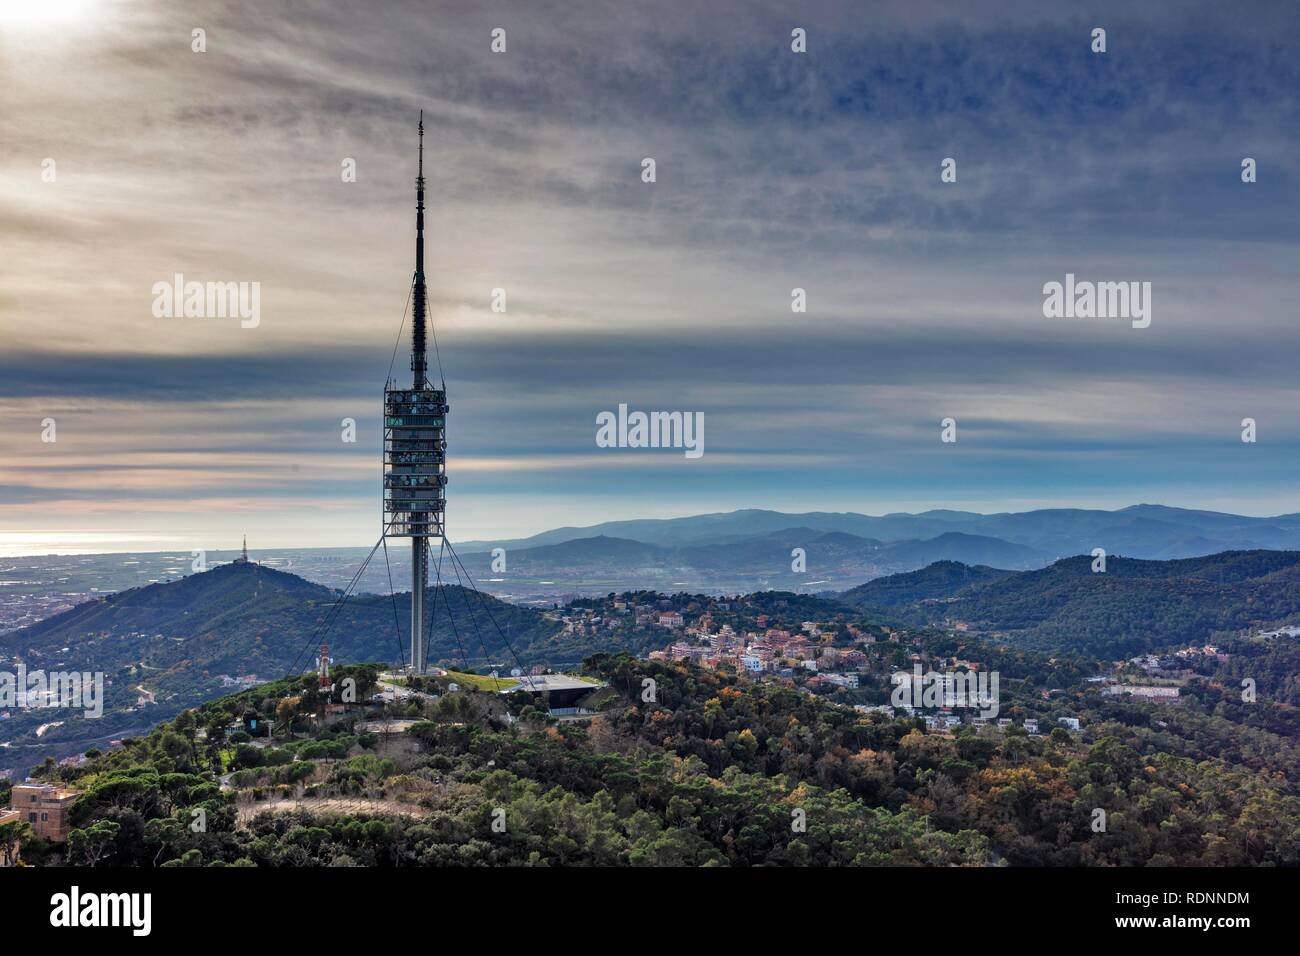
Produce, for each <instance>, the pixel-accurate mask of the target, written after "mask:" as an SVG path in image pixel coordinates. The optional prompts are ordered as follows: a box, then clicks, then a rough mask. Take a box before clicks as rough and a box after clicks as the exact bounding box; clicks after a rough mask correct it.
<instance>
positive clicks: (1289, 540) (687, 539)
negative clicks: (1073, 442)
mask: <svg viewBox="0 0 1300 956" xmlns="http://www.w3.org/2000/svg"><path fill="white" fill-rule="evenodd" d="M791 528H806V529H809V530H812V531H820V532H842V533H844V534H850V535H854V536H856V537H859V538H865V539H870V540H875V541H879V542H885V543H889V542H898V541H907V540H912V541H927V540H933V539H934V538H938V537H940V536H941V535H945V534H951V533H960V534H968V535H979V536H983V537H988V538H998V539H1000V540H1002V541H1005V542H1009V543H1011V544H1016V545H1020V546H1022V547H1024V548H1028V549H1031V550H1032V551H1035V552H1041V553H1042V554H1043V555H1045V556H1046V559H1047V560H1049V561H1050V560H1055V559H1056V558H1061V557H1067V556H1069V555H1075V554H1087V553H1089V552H1091V551H1092V549H1093V548H1105V549H1106V551H1107V552H1108V553H1110V554H1122V555H1125V556H1126V557H1134V558H1149V559H1153V560H1168V559H1171V558H1187V557H1197V556H1199V555H1202V554H1214V553H1217V552H1219V551H1229V550H1254V549H1265V548H1267V549H1275V550H1285V549H1289V548H1300V514H1289V515H1278V516H1277V517H1272V518H1251V517H1245V516H1242V515H1232V514H1225V513H1222V512H1217V511H1194V510H1189V509H1185V508H1169V507H1165V506H1163V505H1146V504H1144V505H1133V506H1131V507H1128V508H1121V509H1119V510H1118V511H1102V510H1096V509H1084V508H1052V509H1043V510H1038V511H1023V512H1004V513H1000V514H991V515H983V514H976V513H975V512H970V511H949V510H935V511H923V512H921V513H919V514H905V513H898V514H887V515H880V516H873V515H864V514H856V513H854V512H821V511H815V512H807V513H802V514H790V513H785V512H780V511H764V510H744V511H731V512H725V513H719V514H706V515H693V516H691V517H685V518H646V519H639V520H633V521H607V522H604V523H602V524H596V525H590V526H588V527H583V528H572V527H566V528H556V529H554V530H551V531H544V532H542V533H541V534H536V535H533V536H532V537H528V538H515V539H509V540H501V541H466V542H463V543H460V544H458V547H459V548H460V550H461V551H462V552H463V553H470V552H475V551H490V550H491V549H492V548H496V547H503V548H507V549H521V548H536V547H540V546H542V545H557V544H563V543H564V542H566V541H573V540H576V539H579V538H593V537H601V536H604V537H611V538H623V539H626V540H630V541H639V542H642V543H644V544H653V545H658V546H660V547H667V548H680V547H685V546H688V545H698V544H727V543H730V542H735V541H738V540H741V539H745V538H753V537H756V536H760V535H766V534H772V533H775V532H784V531H786V530H788V529H791Z"/></svg>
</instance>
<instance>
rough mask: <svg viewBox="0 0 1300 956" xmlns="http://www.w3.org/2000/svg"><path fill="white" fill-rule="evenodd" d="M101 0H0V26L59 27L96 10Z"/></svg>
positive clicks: (72, 22)
mask: <svg viewBox="0 0 1300 956" xmlns="http://www.w3.org/2000/svg"><path fill="white" fill-rule="evenodd" d="M104 5H105V4H104V0H0V29H4V30H8V29H24V28H28V29H31V28H37V29H39V28H42V27H61V26H69V25H73V24H77V23H80V22H82V21H84V20H86V19H89V18H90V17H92V16H93V15H94V14H96V13H98V12H99V8H102V7H103V6H104Z"/></svg>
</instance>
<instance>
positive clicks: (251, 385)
mask: <svg viewBox="0 0 1300 956" xmlns="http://www.w3.org/2000/svg"><path fill="white" fill-rule="evenodd" d="M808 6H809V5H807V4H797V5H796V4H777V3H757V2H746V3H736V4H728V3H718V4H714V3H709V4H701V3H698V2H694V0H692V2H679V3H671V4H670V3H645V4H638V5H632V4H614V3H593V2H581V0H563V2H546V0H528V2H519V0H516V2H511V3H491V2H487V3H483V2H465V3H438V2H432V0H412V2H403V0H385V2H382V3H357V2H354V0H314V2H310V3H309V2H305V0H300V2H294V0H264V2H251V0H247V2H202V0H39V2H38V0H31V2H24V0H5V2H3V3H0V346H2V348H0V553H20V552H23V551H41V552H43V551H52V550H76V549H81V550H133V549H134V550H147V549H152V548H173V547H174V548H200V547H206V548H222V547H231V546H235V545H237V544H238V539H239V536H240V535H241V534H243V533H244V532H247V533H248V535H249V538H250V543H251V544H253V545H254V546H258V545H260V546H264V547H271V546H291V545H368V544H371V543H373V542H374V540H375V539H376V537H377V536H378V532H379V526H380V518H379V499H380V487H379V477H380V471H379V456H378V449H379V444H380V433H379V422H380V416H379V412H380V407H379V406H380V397H381V390H382V387H383V382H384V378H385V375H386V373H387V372H388V369H389V364H390V360H391V358H392V355H393V347H394V344H395V341H396V339H397V335H398V330H399V326H400V325H401V323H402V318H403V311H404V299H405V296H406V293H407V288H408V284H409V281H410V274H411V269H412V265H413V241H412V232H413V219H414V211H413V197H412V192H413V184H412V180H413V177H414V174H415V168H414V166H415V122H416V116H417V113H418V111H419V110H420V109H423V110H424V111H425V122H426V127H427V129H428V138H427V153H426V174H427V177H428V181H429V198H430V219H429V251H428V263H427V272H428V276H429V291H430V299H431V309H432V318H433V320H434V323H435V327H436V330H437V334H438V339H439V343H440V346H441V356H442V366H443V371H444V374H445V377H446V381H447V385H448V388H449V390H450V394H451V404H452V412H451V416H450V435H449V440H450V450H449V456H450V457H449V473H450V475H451V480H450V484H449V487H448V493H449V512H448V522H449V528H450V533H451V535H452V538H453V540H464V539H468V538H482V537H506V536H517V535H523V534H528V533H532V532H535V531H539V530H543V529H545V528H549V527H555V526H557V525H562V524H591V523H595V522H598V521H601V520H606V519H610V518H631V517H651V516H669V515H680V514H690V513H696V512H702V511H718V510H731V509H734V508H741V507H766V508H775V509H781V510H789V511H800V510H855V511H863V512H869V513H881V512H887V511H899V510H922V509H926V508H932V507H947V508H967V509H971V510H978V511H1001V510H1020V509H1027V508H1033V507H1047V506H1097V507H1120V506H1124V505H1128V504H1133V503H1137V502H1142V501H1148V502H1159V503H1165V504H1173V505H1184V506H1193V507H1207V508H1218V509H1223V510H1233V511H1239V512H1243V513H1249V514H1268V513H1280V512H1289V511H1297V510H1300V474H1297V472H1298V470H1300V469H1298V468H1297V465H1298V464H1300V419H1297V416H1296V414H1295V410H1296V408H1297V404H1298V403H1297V398H1298V397H1300V396H1298V395H1297V392H1298V390H1300V389H1298V385H1297V369H1298V368H1300V347H1298V344H1297V343H1298V342H1300V333H1298V332H1297V328H1296V326H1297V322H1298V321H1300V316H1298V315H1297V311H1296V303H1297V302H1298V301H1300V298H1298V296H1297V292H1298V288H1297V286H1298V280H1297V270H1296V266H1297V263H1298V262H1300V258H1298V255H1297V253H1298V252H1300V217H1297V212H1298V211H1300V103H1298V102H1297V97H1298V93H1300V62H1298V59H1297V58H1298V51H1300V42H1298V41H1300V20H1297V18H1296V17H1295V16H1294V4H1292V3H1289V2H1286V3H1276V4H1272V3H1245V4H1240V5H1226V4H1221V3H1195V2H1187V3H1166V4H1160V5H1159V8H1160V9H1159V10H1158V11H1155V12H1141V11H1135V10H1133V9H1130V8H1132V7H1134V6H1136V5H1134V4H1132V3H1129V2H1125V3H1115V4H1109V3H1094V4H1088V3H1077V2H1069V3H1060V4H1055V3H1045V2H1042V0H1032V2H1006V3H1002V4H999V5H997V6H998V7H999V8H1000V10H1001V11H1002V12H1001V13H1000V14H998V15H997V16H990V15H988V14H980V15H977V14H975V13H972V12H971V7H972V6H974V5H970V4H960V3H955V2H954V3H934V2H929V3H927V2H923V0H907V2H899V3H892V4H891V3H873V4H862V3H846V4H842V5H841V4H832V3H823V4H812V5H811V6H812V8H813V9H811V10H808V9H806V8H807V7H808ZM979 6H980V7H981V8H983V7H984V6H985V5H979ZM1230 7H1231V9H1229V8H1230ZM796 10H797V11H798V12H793V11H796ZM796 27H801V28H803V29H805V30H806V31H807V50H808V52H807V53H806V54H795V53H793V52H792V51H791V49H790V34H791V30H792V29H794V28H796ZM1094 27H1103V28H1105V29H1106V31H1107V37H1106V42H1107V52H1106V53H1105V54H1094V53H1093V52H1092V51H1091V49H1090V44H1091V36H1090V34H1091V31H1092V29H1093V28H1094ZM495 28H501V29H503V30H504V31H505V36H506V52H504V53H494V52H492V50H491V49H490V44H491V33H492V31H493V30H494V29H495ZM195 29H202V30H204V31H205V35H206V52H203V53H196V52H193V50H192V31H194V30H195ZM646 157H653V158H654V159H655V162H656V173H657V181H656V182H654V183H652V184H647V183H644V182H642V180H641V169H642V160H643V159H644V158H646ZM945 157H952V158H954V159H955V160H956V163H957V182H955V183H943V182H941V181H940V164H941V161H942V160H943V159H944V158H945ZM1245 157H1251V158H1254V159H1255V160H1256V161H1257V164H1258V182H1256V183H1253V184H1244V183H1242V181H1241V162H1242V159H1243V158H1245ZM348 159H351V160H354V161H355V165H356V173H357V174H356V181H355V182H344V181H343V177H342V176H341V174H340V173H341V168H342V165H343V164H344V162H345V160H348ZM48 160H52V161H53V163H52V164H51V163H49V162H47V161H48ZM50 171H52V172H53V174H54V175H53V177H52V181H50V179H51V176H50V175H49V172H50ZM43 173H44V175H43ZM1067 272H1069V273H1074V274H1076V275H1077V276H1078V277H1079V278H1080V279H1090V280H1095V281H1120V280H1128V281H1132V280H1136V281H1144V282H1150V283H1151V284H1152V296H1153V303H1152V322H1151V325H1150V327H1149V328H1146V329H1134V328H1132V327H1131V324H1130V323H1129V322H1128V321H1125V320H1122V319H1065V318H1054V319H1048V318H1044V315H1043V308H1042V306H1043V293H1042V289H1043V285H1044V283H1047V282H1051V281H1061V280H1063V279H1064V276H1065V274H1066V273H1067ZM176 273H181V274H183V275H184V276H185V277H186V278H187V279H192V280H199V281H233V282H257V283H260V289H261V321H260V324H259V325H258V326H257V327H256V328H241V326H240V322H239V321H238V319H224V318H156V317H155V316H154V314H153V310H152V306H153V301H154V296H153V292H152V288H153V285H154V283H156V282H159V281H170V279H171V277H172V276H173V275H175V274H176ZM795 287H800V288H804V289H806V290H807V298H808V310H807V312H806V313H802V314H796V313H793V312H792V311H791V307H790V302H791V290H792V289H793V288H795ZM494 288H501V289H504V290H505V292H506V304H507V311H506V312H505V313H504V314H502V313H495V312H493V311H492V310H491V307H490V306H491V296H492V290H493V289H494ZM407 331H408V337H409V327H408V330H407ZM406 348H409V342H408V341H403V342H402V349H406ZM395 367H396V369H397V371H398V372H400V373H402V374H409V373H407V372H406V369H407V362H406V357H405V356H404V355H403V354H402V350H401V349H399V352H398V357H397V361H396V366H395ZM620 403H627V404H628V405H630V406H631V407H632V408H634V409H644V410H683V411H698V412H702V413H703V414H704V420H705V436H704V437H705V454H704V455H703V457H702V458H700V459H698V460H688V459H686V458H685V457H684V456H683V454H682V453H681V452H680V451H672V450H618V449H602V448H598V447H597V446H596V443H595V434H596V427H595V421H596V415H597V414H598V413H599V412H601V411H603V410H607V409H610V410H612V409H615V408H617V406H618V405H619V404H620ZM347 417H351V418H354V419H356V421H357V423H358V440H357V442H356V443H355V444H347V443H344V442H343V441H342V440H341V429H340V421H341V420H342V419H343V418H347ZM947 417H951V418H953V419H955V420H956V422H957V434H958V440H957V442H956V443H954V444H945V443H942V442H941V441H940V421H941V419H944V418H947ZM1246 417H1251V418H1254V419H1255V420H1256V421H1257V423H1258V441H1257V443H1255V444H1245V443H1243V442H1242V441H1241V421H1242V419H1243V418H1246ZM47 418H53V419H54V420H55V422H56V437H57V440H56V441H54V442H48V441H42V430H43V429H42V421H43V420H44V419H47Z"/></svg>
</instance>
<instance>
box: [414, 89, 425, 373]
mask: <svg viewBox="0 0 1300 956" xmlns="http://www.w3.org/2000/svg"><path fill="white" fill-rule="evenodd" d="M414 315H415V318H414V322H413V324H412V326H411V371H412V372H413V373H414V381H413V382H412V387H413V388H423V387H424V384H425V380H426V372H427V370H428V362H427V361H426V360H425V355H424V326H425V288H424V110H420V166H419V173H418V174H417V175H416V177H415V313H414Z"/></svg>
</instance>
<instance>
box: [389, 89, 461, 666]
mask: <svg viewBox="0 0 1300 956" xmlns="http://www.w3.org/2000/svg"><path fill="white" fill-rule="evenodd" d="M414 296H415V309H414V322H413V324H412V329H411V334H412V340H413V341H412V343H411V370H412V371H413V372H414V373H415V382H414V384H413V385H412V386H411V388H410V389H403V388H396V387H395V386H394V383H393V382H392V381H391V380H390V381H389V382H388V383H387V384H386V386H385V388H384V537H385V538H410V539H411V670H412V671H413V672H414V673H416V674H423V673H424V663H425V650H426V649H425V644H424V642H425V636H426V630H427V623H428V620H429V618H428V617H427V616H426V608H425V597H426V595H427V593H428V589H429V541H430V539H432V538H439V539H442V538H443V536H444V531H443V526H444V513H445V508H446V500H445V498H444V492H443V488H444V487H445V486H446V484H447V475H446V472H445V471H444V469H445V467H446V462H447V456H446V453H447V441H446V435H447V432H446V428H447V411H448V406H447V392H446V389H445V388H431V387H430V386H429V378H428V376H427V375H426V374H425V373H426V370H427V366H426V363H425V352H424V335H425V321H426V319H427V314H426V313H427V303H426V301H425V299H426V296H425V291H424V112H423V111H421V112H420V166H419V174H418V175H417V176H416V179H415V286H414ZM435 341H436V340H435Z"/></svg>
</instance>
